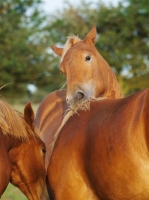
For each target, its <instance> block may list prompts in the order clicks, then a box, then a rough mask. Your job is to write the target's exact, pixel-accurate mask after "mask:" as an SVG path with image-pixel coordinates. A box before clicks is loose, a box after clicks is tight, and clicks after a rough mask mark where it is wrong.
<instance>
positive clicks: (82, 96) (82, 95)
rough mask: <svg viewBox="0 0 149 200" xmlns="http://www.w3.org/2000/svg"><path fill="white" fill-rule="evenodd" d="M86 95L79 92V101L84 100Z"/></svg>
mask: <svg viewBox="0 0 149 200" xmlns="http://www.w3.org/2000/svg"><path fill="white" fill-rule="evenodd" d="M84 97H85V95H84V93H83V92H78V100H81V99H84Z"/></svg>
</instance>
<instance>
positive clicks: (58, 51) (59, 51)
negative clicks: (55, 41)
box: [51, 46, 63, 56]
mask: <svg viewBox="0 0 149 200" xmlns="http://www.w3.org/2000/svg"><path fill="white" fill-rule="evenodd" d="M51 48H52V50H53V51H54V52H55V53H56V54H57V55H58V56H62V53H63V48H58V47H55V46H51Z"/></svg>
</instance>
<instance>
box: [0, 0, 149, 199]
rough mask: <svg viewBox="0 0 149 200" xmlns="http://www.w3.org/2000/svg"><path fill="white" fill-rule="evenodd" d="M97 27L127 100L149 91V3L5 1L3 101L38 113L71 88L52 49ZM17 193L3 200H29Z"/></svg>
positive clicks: (0, 14) (0, 64)
mask: <svg viewBox="0 0 149 200" xmlns="http://www.w3.org/2000/svg"><path fill="white" fill-rule="evenodd" d="M93 24H95V25H96V27H97V31H98V36H97V43H96V48H97V49H98V51H99V52H100V54H101V55H102V56H103V57H104V58H105V60H107V62H108V63H109V65H110V66H111V68H112V70H113V71H114V73H115V75H116V77H117V79H118V81H119V84H120V86H121V90H122V92H123V95H124V96H127V95H130V94H132V93H135V92H137V91H139V90H142V89H144V88H147V87H149V3H148V0H141V1H140V0H103V1H102V0H82V1H81V0H75V1H74V0H68V1H67V0H66V1H63V0H53V1H52V0H0V88H1V87H2V86H4V85H5V84H8V85H6V86H5V87H3V88H1V89H0V98H2V99H5V100H7V101H8V102H9V103H10V104H11V105H14V107H15V108H17V109H18V110H20V111H23V106H24V104H26V103H27V102H28V101H31V102H32V103H33V107H34V110H35V111H36V109H37V107H38V105H39V103H40V102H41V100H42V99H43V98H44V97H45V96H46V95H47V94H48V93H50V92H52V91H54V90H57V89H60V88H61V87H62V85H63V83H64V82H65V77H64V76H63V75H62V74H61V73H60V71H59V61H60V59H59V57H58V56H56V55H55V54H54V53H53V52H52V50H51V48H50V46H51V45H56V46H59V47H63V45H64V43H65V42H66V39H67V36H69V35H72V34H76V35H78V36H79V37H81V38H82V39H83V38H84V37H85V35H86V34H87V33H88V32H89V30H90V29H91V27H92V25H93ZM19 106H20V107H19ZM9 188H10V190H13V191H16V188H15V189H14V188H12V186H11V185H9ZM14 193H15V192H12V191H10V192H9V195H5V194H6V193H5V194H4V195H3V197H2V199H3V200H4V199H5V200H6V199H7V200H8V199H15V200H17V199H19V200H20V199H21V200H23V198H24V197H21V198H20V197H19V195H16V196H15V197H13V196H12V194H14ZM15 194H16V193H15Z"/></svg>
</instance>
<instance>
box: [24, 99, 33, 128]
mask: <svg viewBox="0 0 149 200" xmlns="http://www.w3.org/2000/svg"><path fill="white" fill-rule="evenodd" d="M24 119H25V121H26V122H27V124H28V125H30V127H31V129H34V111H33V109H32V106H31V103H30V102H29V103H27V104H26V106H25V108H24Z"/></svg>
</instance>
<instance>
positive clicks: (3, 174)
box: [0, 128, 11, 197]
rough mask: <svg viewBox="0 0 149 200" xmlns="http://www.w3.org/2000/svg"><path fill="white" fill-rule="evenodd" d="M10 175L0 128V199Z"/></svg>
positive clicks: (7, 157)
mask: <svg viewBox="0 0 149 200" xmlns="http://www.w3.org/2000/svg"><path fill="white" fill-rule="evenodd" d="M10 175H11V168H10V162H9V156H8V153H7V148H6V144H5V140H4V136H3V133H2V131H1V128H0V197H1V195H2V194H3V192H4V191H5V189H6V187H7V185H8V183H9V180H10Z"/></svg>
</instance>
